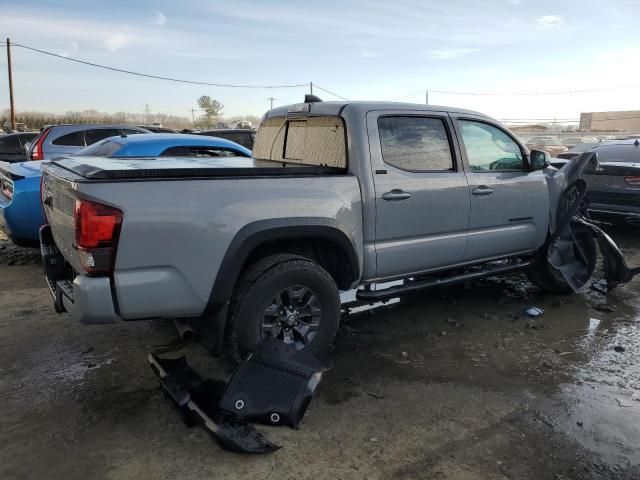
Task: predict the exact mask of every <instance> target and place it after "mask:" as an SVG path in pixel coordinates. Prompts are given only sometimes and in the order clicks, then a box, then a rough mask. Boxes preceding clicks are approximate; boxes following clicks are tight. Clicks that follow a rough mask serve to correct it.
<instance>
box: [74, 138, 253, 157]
mask: <svg viewBox="0 0 640 480" xmlns="http://www.w3.org/2000/svg"><path fill="white" fill-rule="evenodd" d="M75 156H91V157H112V158H122V157H126V158H131V157H237V156H240V157H250V156H251V150H249V149H248V148H245V147H243V146H242V145H238V144H237V143H235V142H232V141H230V140H225V139H224V138H216V137H205V136H200V135H185V134H182V133H142V134H139V135H128V136H122V135H121V136H119V137H111V138H107V139H106V140H102V141H101V142H98V143H94V144H93V145H91V146H90V147H87V148H85V149H84V150H81V151H80V152H78V153H76V154H75Z"/></svg>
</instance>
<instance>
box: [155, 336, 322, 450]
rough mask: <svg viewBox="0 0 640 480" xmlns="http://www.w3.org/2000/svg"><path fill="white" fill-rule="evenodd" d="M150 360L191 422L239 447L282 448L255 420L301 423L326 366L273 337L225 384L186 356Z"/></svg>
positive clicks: (222, 442) (226, 445) (165, 388)
mask: <svg viewBox="0 0 640 480" xmlns="http://www.w3.org/2000/svg"><path fill="white" fill-rule="evenodd" d="M148 362H149V365H150V366H151V368H152V369H153V371H154V373H155V374H156V375H157V376H158V377H159V379H160V385H161V387H162V390H163V392H164V393H165V396H166V397H168V398H169V399H171V401H172V402H173V403H174V405H175V406H176V407H177V408H178V409H179V410H180V412H181V414H182V416H183V420H184V422H185V424H186V425H187V427H192V426H195V425H203V426H204V427H205V428H206V429H207V431H208V432H209V434H210V435H211V436H212V437H213V438H214V439H215V440H216V442H217V443H218V444H219V445H220V446H221V447H222V448H224V449H225V450H229V451H233V452H240V453H269V452H273V451H275V450H278V449H279V448H281V447H280V446H278V445H275V444H274V443H272V442H270V441H269V440H268V439H267V438H265V437H264V436H263V435H262V434H261V433H260V432H258V431H257V430H256V429H255V428H254V427H253V425H252V424H251V423H262V424H265V425H272V426H279V425H287V426H289V427H292V428H298V426H299V423H300V421H301V420H302V417H303V415H304V413H305V412H306V409H307V407H308V405H309V403H310V402H311V398H312V396H313V393H314V391H315V389H316V387H317V385H318V383H319V382H320V379H321V378H322V372H323V371H324V370H325V368H324V367H323V366H322V364H321V363H320V362H319V361H318V360H317V359H316V358H315V357H312V356H311V355H309V354H306V353H304V352H301V351H298V350H297V349H296V348H295V347H294V346H293V345H289V344H286V343H284V342H280V341H278V340H276V339H274V338H272V337H267V338H266V339H265V340H264V341H263V342H262V343H261V344H259V345H258V346H257V347H256V348H255V349H254V350H253V352H251V354H250V355H249V356H248V357H247V359H246V360H245V361H244V362H242V363H241V364H240V366H239V367H238V369H237V370H236V371H235V372H234V374H233V376H232V377H231V379H230V380H229V382H227V383H226V384H225V383H224V382H221V381H218V380H214V379H203V378H202V377H200V375H199V374H198V373H197V372H196V371H195V370H193V369H192V368H191V367H190V366H189V365H188V364H187V361H186V358H185V357H180V358H178V359H166V358H164V359H163V358H159V357H157V356H155V355H154V354H150V355H149V357H148ZM250 422H251V423H250Z"/></svg>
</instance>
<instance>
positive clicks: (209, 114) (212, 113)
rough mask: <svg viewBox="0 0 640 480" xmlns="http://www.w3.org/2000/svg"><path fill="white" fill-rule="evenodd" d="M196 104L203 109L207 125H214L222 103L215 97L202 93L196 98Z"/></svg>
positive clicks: (220, 112) (220, 113)
mask: <svg viewBox="0 0 640 480" xmlns="http://www.w3.org/2000/svg"><path fill="white" fill-rule="evenodd" d="M198 106H199V107H200V108H201V109H202V110H204V116H205V117H206V119H207V124H208V126H210V127H211V126H213V127H215V125H216V122H217V121H218V118H220V116H221V115H222V109H223V108H224V105H222V103H220V102H219V101H218V100H216V99H215V98H211V97H210V96H208V95H203V96H201V97H200V98H198Z"/></svg>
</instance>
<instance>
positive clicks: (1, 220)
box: [0, 161, 46, 247]
mask: <svg viewBox="0 0 640 480" xmlns="http://www.w3.org/2000/svg"><path fill="white" fill-rule="evenodd" d="M40 165H42V162H38V161H36V162H19V163H5V162H0V230H2V231H3V232H4V233H6V234H7V236H8V237H9V238H10V239H11V240H12V241H13V243H15V244H16V245H20V246H23V247H37V246H38V242H39V240H38V230H39V229H40V226H41V225H44V224H45V223H46V222H45V220H44V215H43V214H42V207H41V206H40V177H41V176H42V173H41V172H40Z"/></svg>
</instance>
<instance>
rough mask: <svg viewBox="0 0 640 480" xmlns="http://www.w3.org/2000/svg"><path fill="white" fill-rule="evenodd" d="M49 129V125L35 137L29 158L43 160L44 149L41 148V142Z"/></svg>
mask: <svg viewBox="0 0 640 480" xmlns="http://www.w3.org/2000/svg"><path fill="white" fill-rule="evenodd" d="M50 131H51V127H49V128H47V129H46V130H45V131H43V132H42V133H41V134H40V135H39V136H38V138H36V140H35V143H34V144H33V148H32V149H31V160H44V151H43V150H42V144H43V143H44V141H45V139H46V138H47V135H49V132H50Z"/></svg>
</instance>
